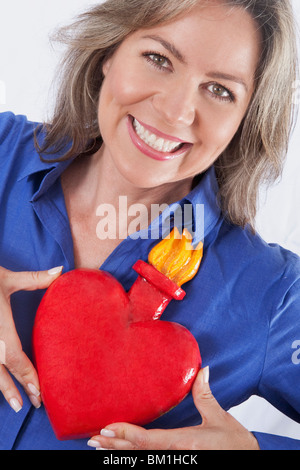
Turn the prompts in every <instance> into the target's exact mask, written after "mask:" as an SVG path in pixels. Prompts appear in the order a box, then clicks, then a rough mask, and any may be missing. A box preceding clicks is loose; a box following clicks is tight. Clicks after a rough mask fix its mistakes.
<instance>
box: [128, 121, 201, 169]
mask: <svg viewBox="0 0 300 470" xmlns="http://www.w3.org/2000/svg"><path fill="white" fill-rule="evenodd" d="M128 129H129V134H130V137H131V140H132V141H133V143H134V145H135V146H136V147H137V148H138V149H139V150H140V151H141V152H143V153H144V154H146V155H147V156H148V157H151V158H153V159H155V160H160V161H164V160H172V159H175V158H178V157H180V156H182V155H183V154H184V153H186V152H187V151H188V150H189V149H190V148H191V147H192V145H193V144H190V143H188V142H184V141H182V140H180V139H178V138H176V137H171V136H167V135H166V134H163V133H162V132H160V131H158V130H156V129H154V128H152V127H150V126H147V125H146V124H144V123H141V122H140V121H138V120H137V119H136V118H134V117H133V116H128Z"/></svg>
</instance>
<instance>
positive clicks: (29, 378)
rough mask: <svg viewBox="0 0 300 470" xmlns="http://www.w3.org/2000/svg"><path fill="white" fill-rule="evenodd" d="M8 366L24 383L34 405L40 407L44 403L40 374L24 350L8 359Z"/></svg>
mask: <svg viewBox="0 0 300 470" xmlns="http://www.w3.org/2000/svg"><path fill="white" fill-rule="evenodd" d="M6 367H7V368H8V370H9V371H10V373H11V374H12V375H13V376H14V377H15V378H16V380H17V381H18V382H19V383H20V384H21V385H22V387H23V388H24V390H25V392H26V393H27V395H28V398H29V399H30V401H31V403H32V405H33V406H34V407H35V408H39V407H40V406H41V404H42V400H41V393H40V384H39V379H38V374H37V371H36V369H35V368H34V366H33V364H32V362H31V361H30V359H29V358H28V357H27V356H26V354H25V353H24V351H18V352H17V353H15V354H14V355H13V357H11V358H10V360H8V361H7V363H6Z"/></svg>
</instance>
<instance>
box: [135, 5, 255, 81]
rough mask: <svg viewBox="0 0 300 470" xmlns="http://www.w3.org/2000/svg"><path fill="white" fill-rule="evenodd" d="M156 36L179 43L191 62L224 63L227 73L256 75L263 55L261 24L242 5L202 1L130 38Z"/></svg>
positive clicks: (196, 63)
mask: <svg viewBox="0 0 300 470" xmlns="http://www.w3.org/2000/svg"><path fill="white" fill-rule="evenodd" d="M145 36H148V37H149V36H156V37H161V38H162V39H164V40H166V41H168V42H169V43H171V44H173V45H175V46H176V49H177V50H179V51H180V53H181V55H182V56H183V57H184V59H185V61H186V62H187V64H188V65H191V66H192V65H194V66H196V67H200V68H202V67H216V66H220V64H223V67H225V68H226V67H227V68H228V69H230V70H228V73H230V72H233V69H235V71H240V72H241V71H243V72H244V73H245V74H253V73H254V72H255V70H256V67H257V62H258V59H259V54H260V42H261V36H260V33H259V30H258V25H257V23H256V22H255V20H254V19H253V18H252V17H251V16H250V14H249V13H248V12H247V11H246V10H244V9H243V8H240V7H232V6H227V5H224V4H223V3H222V4H221V3H219V2H218V1H212V2H210V3H209V5H207V6H201V4H200V5H199V6H197V7H195V8H193V10H192V11H190V12H189V13H186V14H183V15H181V16H180V17H178V18H177V19H175V20H174V21H171V22H169V23H164V24H161V25H158V26H156V27H153V28H147V29H142V30H138V31H136V32H135V33H134V34H133V35H132V36H131V37H130V38H129V40H131V41H133V42H135V41H143V40H144V38H145Z"/></svg>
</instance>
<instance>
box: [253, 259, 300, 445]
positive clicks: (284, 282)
mask: <svg viewBox="0 0 300 470" xmlns="http://www.w3.org/2000/svg"><path fill="white" fill-rule="evenodd" d="M273 292H274V291H273ZM278 296H279V297H277V299H275V304H274V309H273V312H272V318H271V319H270V328H269V338H268V343H267V348H266V354H265V362H264V368H263V372H262V375H261V378H260V382H259V386H258V395H259V396H261V397H263V398H265V399H266V400H267V401H268V402H269V403H271V404H272V405H273V406H275V407H276V408H277V409H278V410H280V411H281V412H282V413H284V414H285V415H286V416H288V417H290V418H291V419H293V420H294V421H296V422H298V423H300V393H299V384H300V349H298V354H297V349H295V348H297V347H298V346H300V262H299V258H298V257H296V256H295V257H294V258H292V259H290V263H289V266H288V268H287V270H286V271H285V272H284V274H283V276H282V279H281V282H280V286H278ZM278 298H279V299H280V300H278ZM299 429H300V427H299ZM254 434H255V436H256V438H257V440H258V442H259V445H260V447H261V448H262V449H267V450H273V449H275V450H276V449H283V448H285V449H299V450H300V440H294V439H288V438H285V437H280V436H272V435H270V434H263V433H254Z"/></svg>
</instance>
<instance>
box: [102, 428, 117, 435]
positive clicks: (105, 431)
mask: <svg viewBox="0 0 300 470" xmlns="http://www.w3.org/2000/svg"><path fill="white" fill-rule="evenodd" d="M100 434H101V436H104V437H116V434H115V433H114V432H113V431H111V430H110V429H102V430H101V432H100Z"/></svg>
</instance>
